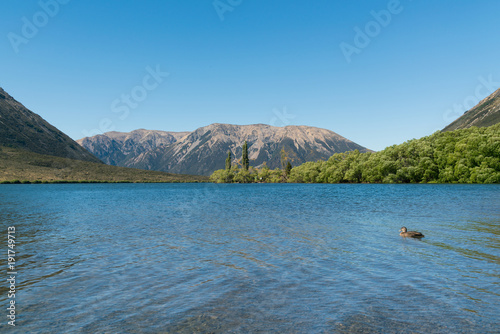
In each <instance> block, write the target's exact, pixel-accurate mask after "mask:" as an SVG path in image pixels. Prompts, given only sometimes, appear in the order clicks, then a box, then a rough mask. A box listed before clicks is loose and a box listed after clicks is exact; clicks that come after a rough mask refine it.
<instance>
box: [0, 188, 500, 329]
mask: <svg viewBox="0 0 500 334" xmlns="http://www.w3.org/2000/svg"><path fill="white" fill-rule="evenodd" d="M0 219H1V225H2V231H3V237H2V240H3V242H2V244H3V248H4V250H3V251H2V252H1V253H2V254H4V255H3V256H2V264H3V265H2V271H1V272H2V274H1V278H2V281H4V284H2V287H1V295H0V305H1V306H2V307H1V309H2V310H3V311H2V312H3V313H2V315H1V319H3V320H2V322H1V324H0V326H1V327H0V328H2V332H6V330H7V329H9V333H250V332H251V333H268V332H279V333H499V332H500V330H499V326H500V315H499V314H500V251H499V250H500V186H499V185H366V184H353V185H313V184H248V185H239V184H229V185H215V184H59V185H57V184H56V185H45V184H42V185H1V186H0ZM8 226H14V227H15V229H16V234H15V235H16V246H15V250H16V255H15V256H16V267H15V269H16V272H17V275H16V298H15V302H16V304H15V305H16V322H15V324H16V326H15V327H12V328H9V327H11V326H9V325H8V324H7V321H8V319H7V317H6V315H7V314H8V313H7V312H8V310H7V307H8V306H9V300H11V299H8V282H6V279H8V278H9V277H8V275H7V255H6V254H7V227H8ZM402 226H406V227H408V229H409V230H417V231H420V232H422V233H424V234H425V238H423V239H421V240H418V239H405V238H402V237H400V236H399V232H398V231H399V229H400V228H401V227H402Z"/></svg>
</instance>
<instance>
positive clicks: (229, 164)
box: [226, 150, 233, 170]
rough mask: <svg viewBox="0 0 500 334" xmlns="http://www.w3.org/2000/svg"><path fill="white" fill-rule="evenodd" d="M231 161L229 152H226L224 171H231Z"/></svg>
mask: <svg viewBox="0 0 500 334" xmlns="http://www.w3.org/2000/svg"><path fill="white" fill-rule="evenodd" d="M231 160H233V158H232V156H231V150H229V151H227V158H226V170H231Z"/></svg>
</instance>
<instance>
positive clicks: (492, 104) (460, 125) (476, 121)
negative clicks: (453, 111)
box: [443, 88, 500, 131]
mask: <svg viewBox="0 0 500 334" xmlns="http://www.w3.org/2000/svg"><path fill="white" fill-rule="evenodd" d="M497 123H500V88H499V89H497V90H496V91H495V92H494V93H493V94H491V95H490V96H488V97H487V98H485V99H483V100H482V101H481V102H479V103H478V105H477V106H475V107H474V108H472V109H470V110H469V111H467V112H466V113H465V114H463V115H462V116H460V117H459V118H458V119H456V120H455V121H454V122H452V123H451V124H450V125H448V126H447V127H445V128H444V129H443V131H452V130H457V129H467V128H470V127H471V126H477V127H486V126H491V125H495V124H497Z"/></svg>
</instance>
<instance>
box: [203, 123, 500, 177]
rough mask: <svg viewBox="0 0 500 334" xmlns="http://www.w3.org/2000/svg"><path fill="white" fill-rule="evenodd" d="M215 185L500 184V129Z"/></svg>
mask: <svg viewBox="0 0 500 334" xmlns="http://www.w3.org/2000/svg"><path fill="white" fill-rule="evenodd" d="M211 180H212V181H213V182H299V183H300V182H305V183H500V124H497V125H494V126H490V127H485V128H476V127H472V128H469V129H463V130H455V131H450V132H436V133H434V134H433V135H431V136H428V137H424V138H421V139H414V140H410V141H408V142H405V143H403V144H400V145H394V146H390V147H387V148H386V149H384V150H383V151H380V152H375V153H371V152H368V153H360V152H359V151H357V150H356V151H352V152H347V153H339V154H334V155H333V156H332V157H330V159H328V161H317V162H306V163H304V164H302V165H300V166H297V167H295V168H293V169H292V170H291V171H290V173H289V175H287V173H284V172H281V171H279V170H269V169H267V170H266V169H261V170H250V171H241V170H234V171H224V170H219V171H216V172H214V174H212V176H211Z"/></svg>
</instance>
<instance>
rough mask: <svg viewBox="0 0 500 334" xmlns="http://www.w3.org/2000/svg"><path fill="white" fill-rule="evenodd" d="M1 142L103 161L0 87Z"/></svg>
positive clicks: (66, 156) (47, 152)
mask: <svg viewBox="0 0 500 334" xmlns="http://www.w3.org/2000/svg"><path fill="white" fill-rule="evenodd" d="M0 146H7V147H12V148H20V149H24V150H28V151H31V152H34V153H39V154H45V155H51V156H57V157H63V158H70V159H76V160H83V161H90V162H101V161H99V159H97V158H96V157H95V156H93V155H92V154H90V153H89V152H88V151H87V150H85V149H84V148H82V147H81V146H80V145H78V144H77V143H76V142H75V141H74V140H73V139H71V138H70V137H68V136H67V135H65V134H64V133H63V132H61V131H59V130H58V129H57V128H55V127H54V126H52V125H51V124H49V123H48V122H47V121H45V120H44V119H43V118H41V117H40V116H38V115H37V114H35V113H34V112H32V111H30V110H28V109H27V108H26V107H25V106H23V105H22V104H21V103H19V102H18V101H16V100H15V99H14V98H13V97H11V96H10V95H9V94H8V93H7V92H5V91H4V90H3V89H2V88H0Z"/></svg>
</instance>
